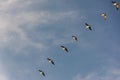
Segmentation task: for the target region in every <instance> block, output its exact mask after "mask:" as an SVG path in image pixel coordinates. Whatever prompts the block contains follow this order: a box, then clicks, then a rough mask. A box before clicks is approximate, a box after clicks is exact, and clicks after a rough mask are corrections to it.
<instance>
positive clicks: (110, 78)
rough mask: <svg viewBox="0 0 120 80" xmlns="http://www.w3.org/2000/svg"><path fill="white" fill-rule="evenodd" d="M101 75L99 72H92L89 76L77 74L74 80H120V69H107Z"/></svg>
mask: <svg viewBox="0 0 120 80" xmlns="http://www.w3.org/2000/svg"><path fill="white" fill-rule="evenodd" d="M102 73H103V74H102V75H99V72H96V73H95V72H91V73H89V74H88V75H84V76H83V75H81V74H77V75H76V76H75V77H73V80H120V69H119V68H118V69H107V70H105V71H104V72H102Z"/></svg>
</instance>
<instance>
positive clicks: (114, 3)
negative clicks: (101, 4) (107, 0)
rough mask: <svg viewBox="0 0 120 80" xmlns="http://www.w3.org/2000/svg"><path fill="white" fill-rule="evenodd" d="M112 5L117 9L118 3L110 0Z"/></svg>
mask: <svg viewBox="0 0 120 80" xmlns="http://www.w3.org/2000/svg"><path fill="white" fill-rule="evenodd" d="M112 4H113V6H115V8H116V10H118V9H119V3H117V2H114V1H112Z"/></svg>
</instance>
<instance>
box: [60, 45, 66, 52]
mask: <svg viewBox="0 0 120 80" xmlns="http://www.w3.org/2000/svg"><path fill="white" fill-rule="evenodd" d="M60 47H61V48H62V50H64V51H66V52H68V49H67V48H66V47H65V46H60Z"/></svg>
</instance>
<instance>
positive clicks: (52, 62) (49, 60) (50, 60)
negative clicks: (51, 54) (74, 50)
mask: <svg viewBox="0 0 120 80" xmlns="http://www.w3.org/2000/svg"><path fill="white" fill-rule="evenodd" d="M47 60H48V62H50V63H51V64H53V65H55V63H54V61H53V60H52V59H50V58H47Z"/></svg>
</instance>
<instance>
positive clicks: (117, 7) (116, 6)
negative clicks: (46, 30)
mask: <svg viewBox="0 0 120 80" xmlns="http://www.w3.org/2000/svg"><path fill="white" fill-rule="evenodd" d="M112 4H113V6H114V7H115V8H116V10H118V9H119V3H117V2H114V1H112ZM101 16H102V17H103V18H104V20H106V18H107V15H106V13H102V14H101ZM85 25H86V29H89V30H92V28H91V26H90V25H89V24H88V23H85ZM72 39H73V40H74V41H78V39H77V36H72ZM60 47H61V48H62V50H64V51H66V52H68V49H67V47H65V46H60ZM47 60H48V62H49V63H51V64H53V65H55V63H54V61H53V59H51V58H47ZM38 71H39V73H40V74H41V75H42V76H44V77H45V73H44V71H42V70H38Z"/></svg>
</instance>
